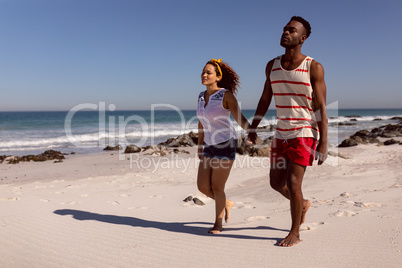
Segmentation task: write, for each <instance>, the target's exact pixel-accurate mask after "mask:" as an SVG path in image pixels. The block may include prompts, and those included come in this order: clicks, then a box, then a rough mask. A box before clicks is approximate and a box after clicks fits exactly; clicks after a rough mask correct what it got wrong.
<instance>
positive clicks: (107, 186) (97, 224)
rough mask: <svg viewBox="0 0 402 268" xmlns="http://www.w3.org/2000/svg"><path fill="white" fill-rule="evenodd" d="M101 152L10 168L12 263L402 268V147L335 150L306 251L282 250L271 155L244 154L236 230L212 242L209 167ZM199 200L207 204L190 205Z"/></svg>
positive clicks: (4, 180) (5, 212)
mask: <svg viewBox="0 0 402 268" xmlns="http://www.w3.org/2000/svg"><path fill="white" fill-rule="evenodd" d="M186 150H189V151H190V154H185V153H178V154H168V155H167V156H165V157H161V156H151V155H145V153H140V154H132V155H131V159H130V155H124V154H121V153H120V154H119V153H117V152H101V153H99V154H92V155H67V156H66V159H65V160H64V161H63V162H62V163H53V161H47V162H21V163H18V164H15V165H13V164H6V163H5V162H3V163H2V164H0V170H1V172H0V179H1V181H0V183H1V184H0V237H1V241H2V243H1V244H0V267H222V266H223V267H290V266H296V267H352V266H353V267H380V266H381V267H400V266H401V265H402V252H401V251H402V236H401V228H402V207H401V204H402V146H400V145H398V144H395V145H389V146H377V145H376V144H368V145H358V146H355V147H349V148H336V147H332V148H330V151H334V152H338V153H340V155H341V156H342V158H341V157H336V156H329V159H328V161H327V163H326V164H324V165H322V166H317V165H316V163H315V164H314V166H313V167H309V168H307V172H306V176H305V179H304V184H303V191H304V196H305V198H308V199H309V200H311V202H312V207H311V209H310V210H309V212H308V214H307V218H306V222H305V223H304V224H303V225H302V227H301V230H302V231H301V239H302V240H303V241H302V242H301V243H300V244H298V245H296V246H294V247H292V248H282V247H278V246H276V244H277V243H278V241H279V240H281V239H282V238H283V237H285V236H286V235H287V233H288V231H289V228H290V224H291V221H290V212H289V202H288V201H287V200H285V199H284V198H283V197H282V196H280V195H279V194H278V193H277V192H275V191H274V190H273V189H271V187H270V185H269V180H268V169H269V160H268V158H261V157H249V156H242V155H237V160H236V163H235V165H234V168H233V169H232V172H231V175H230V177H229V180H228V183H227V187H226V193H227V196H228V198H230V199H231V200H233V201H234V202H235V207H234V208H233V210H232V213H231V218H230V221H229V223H227V224H225V226H224V228H225V229H224V231H223V232H222V233H221V234H218V235H210V234H207V231H208V230H209V228H210V227H211V226H212V223H213V220H214V202H213V200H211V199H208V198H206V197H205V196H203V195H202V194H200V193H199V192H198V190H197V188H196V176H197V161H198V160H197V159H196V157H195V148H190V149H188V148H186ZM189 195H191V196H193V197H198V198H199V199H200V200H202V201H203V202H204V203H205V205H204V206H199V205H196V204H194V202H191V201H190V202H184V201H183V200H184V199H185V198H186V197H187V196H189Z"/></svg>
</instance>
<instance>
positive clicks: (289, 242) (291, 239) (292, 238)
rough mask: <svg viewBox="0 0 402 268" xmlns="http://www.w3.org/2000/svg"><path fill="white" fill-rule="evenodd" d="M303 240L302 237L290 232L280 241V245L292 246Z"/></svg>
mask: <svg viewBox="0 0 402 268" xmlns="http://www.w3.org/2000/svg"><path fill="white" fill-rule="evenodd" d="M299 242H301V240H300V238H299V237H298V236H296V235H294V234H291V233H290V234H288V236H287V237H285V238H284V239H283V240H282V241H281V242H279V244H278V246H281V247H292V246H294V245H296V244H298V243H299Z"/></svg>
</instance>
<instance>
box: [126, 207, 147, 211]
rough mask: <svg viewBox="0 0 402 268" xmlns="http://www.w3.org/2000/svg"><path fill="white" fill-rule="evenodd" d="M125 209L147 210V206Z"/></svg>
mask: <svg viewBox="0 0 402 268" xmlns="http://www.w3.org/2000/svg"><path fill="white" fill-rule="evenodd" d="M127 209H142V210H148V209H149V207H128V208H127Z"/></svg>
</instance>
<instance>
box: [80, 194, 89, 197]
mask: <svg viewBox="0 0 402 268" xmlns="http://www.w3.org/2000/svg"><path fill="white" fill-rule="evenodd" d="M80 196H81V197H88V196H89V194H80Z"/></svg>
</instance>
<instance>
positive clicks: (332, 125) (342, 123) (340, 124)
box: [328, 122, 357, 127]
mask: <svg viewBox="0 0 402 268" xmlns="http://www.w3.org/2000/svg"><path fill="white" fill-rule="evenodd" d="M328 125H329V126H330V127H338V126H354V125H357V124H356V123H348V122H345V123H344V122H339V123H330V124H328Z"/></svg>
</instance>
